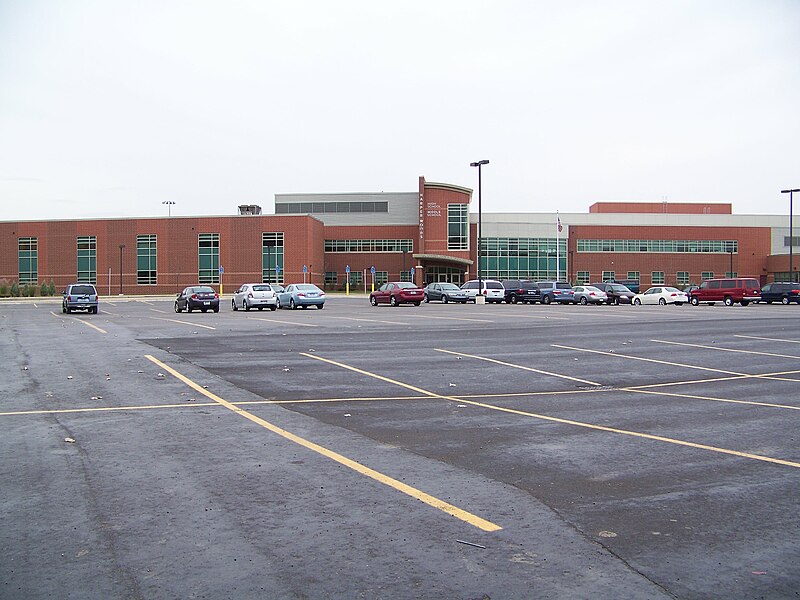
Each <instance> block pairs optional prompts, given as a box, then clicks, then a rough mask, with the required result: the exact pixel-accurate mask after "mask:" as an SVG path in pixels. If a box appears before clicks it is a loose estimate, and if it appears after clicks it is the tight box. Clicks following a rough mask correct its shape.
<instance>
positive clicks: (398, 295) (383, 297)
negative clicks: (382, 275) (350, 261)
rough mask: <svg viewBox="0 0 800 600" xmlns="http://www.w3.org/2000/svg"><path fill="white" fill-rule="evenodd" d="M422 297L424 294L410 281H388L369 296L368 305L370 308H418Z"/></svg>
mask: <svg viewBox="0 0 800 600" xmlns="http://www.w3.org/2000/svg"><path fill="white" fill-rule="evenodd" d="M424 297H425V292H424V291H423V290H422V289H421V288H418V287H417V286H416V285H414V284H413V283H411V282H410V281H389V282H387V283H384V284H383V285H382V286H381V287H379V288H378V289H377V290H375V291H374V292H372V293H371V294H370V295H369V303H370V304H372V306H378V304H391V305H392V306H400V305H401V304H413V305H414V306H419V304H420V302H422V299H423V298H424Z"/></svg>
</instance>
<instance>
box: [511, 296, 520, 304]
mask: <svg viewBox="0 0 800 600" xmlns="http://www.w3.org/2000/svg"><path fill="white" fill-rule="evenodd" d="M517 302H519V300H518V299H517V297H516V296H513V295H512V296H511V304H516V303H517Z"/></svg>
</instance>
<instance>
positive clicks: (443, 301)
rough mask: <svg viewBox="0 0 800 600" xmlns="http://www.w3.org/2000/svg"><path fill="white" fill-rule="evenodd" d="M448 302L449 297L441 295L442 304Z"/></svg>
mask: <svg viewBox="0 0 800 600" xmlns="http://www.w3.org/2000/svg"><path fill="white" fill-rule="evenodd" d="M448 302H450V298H448V297H447V295H444V296H442V304H447V303H448Z"/></svg>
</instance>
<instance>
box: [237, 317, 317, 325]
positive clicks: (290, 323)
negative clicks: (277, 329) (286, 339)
mask: <svg viewBox="0 0 800 600" xmlns="http://www.w3.org/2000/svg"><path fill="white" fill-rule="evenodd" d="M245 318H246V319H253V320H254V321H266V322H267V323H282V324H283V323H285V324H287V325H299V326H300V327H319V325H313V324H312V323H298V322H297V321H282V320H281V319H265V318H264V317H245Z"/></svg>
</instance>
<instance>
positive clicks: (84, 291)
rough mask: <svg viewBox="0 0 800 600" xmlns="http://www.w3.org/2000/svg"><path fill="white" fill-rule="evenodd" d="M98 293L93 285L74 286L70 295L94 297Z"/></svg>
mask: <svg viewBox="0 0 800 600" xmlns="http://www.w3.org/2000/svg"><path fill="white" fill-rule="evenodd" d="M96 293H97V291H96V290H95V289H94V286H93V285H73V286H72V288H71V290H70V294H75V295H82V296H93V295H95V294H96Z"/></svg>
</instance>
